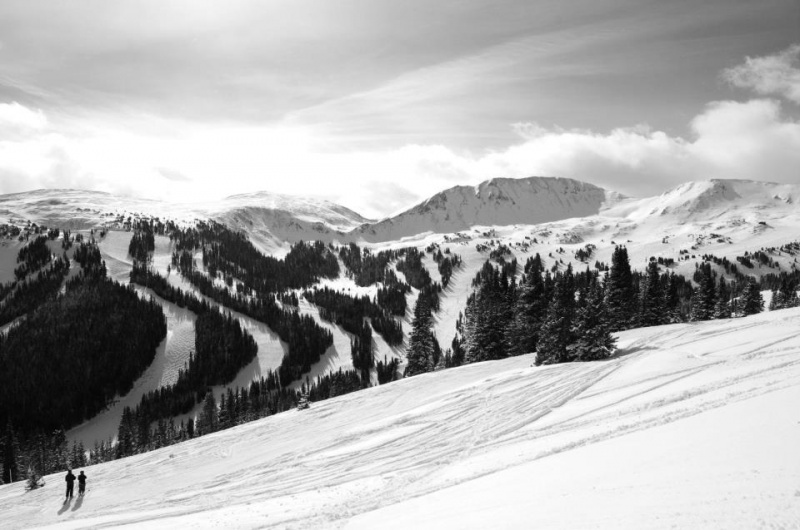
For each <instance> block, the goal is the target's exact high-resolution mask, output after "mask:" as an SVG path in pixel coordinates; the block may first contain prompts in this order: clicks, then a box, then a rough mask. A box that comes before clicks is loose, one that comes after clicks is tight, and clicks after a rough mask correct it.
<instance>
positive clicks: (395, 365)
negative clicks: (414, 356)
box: [375, 356, 400, 385]
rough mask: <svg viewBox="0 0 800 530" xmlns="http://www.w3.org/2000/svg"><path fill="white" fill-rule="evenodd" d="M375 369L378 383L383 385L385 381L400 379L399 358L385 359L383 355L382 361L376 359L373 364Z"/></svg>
mask: <svg viewBox="0 0 800 530" xmlns="http://www.w3.org/2000/svg"><path fill="white" fill-rule="evenodd" d="M375 371H376V372H377V375H378V384H379V385H385V384H386V383H391V382H392V381H397V380H398V379H400V360H399V359H397V358H396V357H395V358H392V360H390V361H387V360H386V356H384V357H383V360H382V361H378V363H377V364H376V365H375Z"/></svg>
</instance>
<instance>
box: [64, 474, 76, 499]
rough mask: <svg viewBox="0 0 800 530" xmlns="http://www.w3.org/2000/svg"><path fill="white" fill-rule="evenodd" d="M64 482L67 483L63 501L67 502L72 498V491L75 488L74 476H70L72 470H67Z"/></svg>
mask: <svg viewBox="0 0 800 530" xmlns="http://www.w3.org/2000/svg"><path fill="white" fill-rule="evenodd" d="M64 480H65V481H66V483H67V498H66V499H65V500H69V499H71V498H72V491H73V489H74V487H75V475H73V474H72V470H71V469H69V470H67V476H66V477H64Z"/></svg>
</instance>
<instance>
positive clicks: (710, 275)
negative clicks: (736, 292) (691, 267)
mask: <svg viewBox="0 0 800 530" xmlns="http://www.w3.org/2000/svg"><path fill="white" fill-rule="evenodd" d="M695 281H696V282H697V287H696V288H695V289H694V291H693V293H692V320H693V321H695V322H697V321H701V320H711V319H712V318H714V308H715V307H716V285H715V281H714V272H713V271H712V270H711V264H710V263H701V264H700V265H699V266H698V267H697V270H696V272H695Z"/></svg>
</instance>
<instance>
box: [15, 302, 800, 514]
mask: <svg viewBox="0 0 800 530" xmlns="http://www.w3.org/2000/svg"><path fill="white" fill-rule="evenodd" d="M619 346H620V348H621V350H620V352H619V355H618V356H617V357H615V358H614V359H612V360H609V361H606V362H595V363H584V364H567V365H558V366H548V367H538V368H537V367H531V363H532V361H533V357H532V356H530V355H528V356H523V357H517V358H512V359H508V360H505V361H499V362H488V363H480V364H475V365H469V366H465V367H462V368H458V369H451V370H445V371H442V372H436V373H432V374H426V375H422V376H418V377H414V378H410V379H406V380H402V381H398V382H395V383H392V384H389V385H385V386H381V387H376V388H371V389H369V390H365V391H362V392H358V393H355V394H350V395H347V396H341V397H339V398H336V399H332V400H329V401H325V402H320V403H314V404H312V406H311V408H310V409H309V410H306V411H291V412H288V413H284V414H280V415H277V416H273V417H271V418H266V419H264V420H261V421H258V422H254V423H250V424H246V425H243V426H240V427H238V428H235V429H231V430H227V431H223V432H219V433H216V434H213V435H210V436H206V437H203V438H199V439H195V440H192V441H190V442H187V443H184V444H181V445H177V446H172V447H168V448H165V449H163V450H159V451H154V452H151V453H147V454H143V455H139V456H136V457H132V458H127V459H124V460H121V461H116V462H111V463H108V464H102V465H98V466H93V467H89V468H86V474H87V475H88V476H89V491H88V493H87V496H86V498H85V499H78V500H74V501H73V502H72V503H71V504H68V505H62V504H61V503H62V499H63V484H64V482H63V477H62V476H61V474H59V475H54V476H48V477H46V481H47V485H46V486H45V487H44V488H42V489H40V490H36V491H33V492H25V490H24V487H23V485H22V484H13V485H10V486H2V487H0V521H2V526H3V527H4V528H26V527H49V526H53V527H58V528H83V527H110V526H120V525H135V526H142V527H145V526H146V527H148V528H161V527H164V528H189V527H201V528H202V527H228V528H253V527H277V528H316V527H321V528H481V529H485V528H631V529H634V528H637V529H638V528H673V527H675V528H748V529H749V528H759V527H769V528H797V527H798V526H800V458H798V456H797V448H798V447H800V411H799V410H800V409H798V405H797V404H798V403H800V309H792V310H784V311H776V312H772V313H765V314H761V315H757V316H754V317H749V318H746V319H738V320H722V321H710V322H703V323H695V324H680V325H674V326H664V327H658V328H647V329H638V330H632V331H628V332H624V333H622V334H620V342H619Z"/></svg>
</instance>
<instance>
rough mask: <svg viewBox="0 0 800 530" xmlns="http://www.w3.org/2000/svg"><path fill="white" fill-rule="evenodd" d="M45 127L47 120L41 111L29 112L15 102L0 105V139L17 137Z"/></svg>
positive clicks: (29, 110)
mask: <svg viewBox="0 0 800 530" xmlns="http://www.w3.org/2000/svg"><path fill="white" fill-rule="evenodd" d="M45 127H47V118H46V117H45V115H44V112H42V111H41V110H36V111H34V110H31V109H29V108H27V107H25V106H23V105H20V104H19V103H17V102H16V101H14V102H12V103H0V139H3V138H7V137H9V136H12V135H13V136H18V135H20V134H27V133H30V132H34V131H41V130H43V129H44V128H45Z"/></svg>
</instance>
